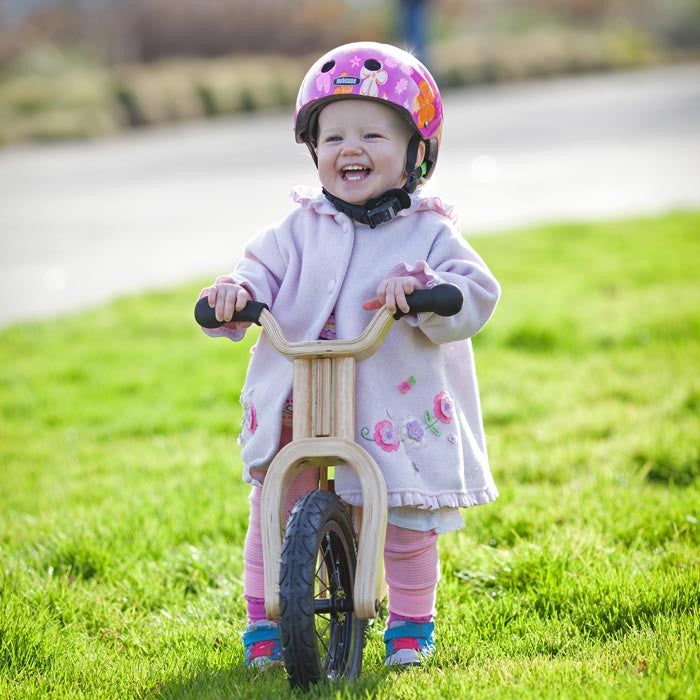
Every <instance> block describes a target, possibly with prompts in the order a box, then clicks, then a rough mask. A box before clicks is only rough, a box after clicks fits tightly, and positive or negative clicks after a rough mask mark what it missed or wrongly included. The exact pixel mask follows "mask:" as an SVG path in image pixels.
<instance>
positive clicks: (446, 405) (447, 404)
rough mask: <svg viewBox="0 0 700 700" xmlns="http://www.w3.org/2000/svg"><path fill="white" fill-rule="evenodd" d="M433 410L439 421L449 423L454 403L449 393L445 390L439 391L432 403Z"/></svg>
mask: <svg viewBox="0 0 700 700" xmlns="http://www.w3.org/2000/svg"><path fill="white" fill-rule="evenodd" d="M433 412H434V413H435V417H436V418H437V419H438V420H439V421H440V422H441V423H451V422H452V415H453V414H454V403H453V402H452V399H451V398H450V395H449V394H448V393H447V392H446V391H441V392H440V393H439V394H438V395H437V396H436V397H435V401H434V403H433Z"/></svg>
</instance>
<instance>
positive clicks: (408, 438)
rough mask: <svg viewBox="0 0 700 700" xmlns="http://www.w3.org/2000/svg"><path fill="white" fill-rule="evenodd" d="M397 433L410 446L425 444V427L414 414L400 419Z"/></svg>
mask: <svg viewBox="0 0 700 700" xmlns="http://www.w3.org/2000/svg"><path fill="white" fill-rule="evenodd" d="M399 434H400V435H401V437H402V439H403V441H404V444H406V445H410V446H411V447H422V446H423V445H425V429H424V428H423V426H422V425H421V422H420V420H418V418H416V417H415V416H408V417H406V418H404V419H403V420H402V421H401V428H400V429H399Z"/></svg>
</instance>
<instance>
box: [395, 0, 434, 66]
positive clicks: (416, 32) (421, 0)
mask: <svg viewBox="0 0 700 700" xmlns="http://www.w3.org/2000/svg"><path fill="white" fill-rule="evenodd" d="M426 4H427V3H426V0H401V16H402V20H403V22H402V23H403V35H404V40H405V41H406V45H407V46H408V49H409V50H410V51H411V52H412V53H413V54H414V55H415V56H417V57H418V59H420V60H421V61H422V62H423V63H426V64H427V58H428V56H427V51H426V43H427V42H426V34H427V24H428V22H427V19H428V18H427V12H426V8H425V6H426Z"/></svg>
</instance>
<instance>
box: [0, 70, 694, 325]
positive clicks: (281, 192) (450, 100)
mask: <svg viewBox="0 0 700 700" xmlns="http://www.w3.org/2000/svg"><path fill="white" fill-rule="evenodd" d="M445 102H446V114H447V118H448V122H447V124H446V127H445V140H444V149H443V152H442V154H441V156H440V163H439V167H438V171H437V173H436V177H435V178H434V181H435V183H434V187H435V190H436V191H437V192H440V193H441V194H442V195H443V196H444V198H445V199H446V200H448V201H451V202H453V203H454V204H456V205H457V207H458V209H459V211H460V212H461V215H462V222H463V224H464V226H465V228H466V230H467V231H473V232H492V231H498V230H499V229H503V228H507V227H510V226H515V225H521V224H528V223H535V222H542V221H552V220H562V219H577V218H598V217H609V216H618V215H626V214H629V213H637V212H639V213H641V212H651V211H658V210H664V209H669V208H673V207H682V206H694V207H698V206H700V65H686V66H677V67H673V68H664V69H655V70H649V71H638V72H637V71H634V72H628V73H617V74H611V75H604V76H587V77H578V78H566V79H557V80H551V81H545V82H537V83H523V84H515V85H502V86H497V87H493V88H479V89H472V90H465V91H460V92H452V93H450V94H449V95H448V96H447V99H446V100H445ZM290 122H291V120H290V117H289V115H288V114H284V115H282V114H273V115H270V114H268V115H263V116H258V115H255V116H243V117H239V118H232V119H226V120H221V121H217V122H206V123H200V124H195V125H187V126H182V127H175V128H167V129H160V130H155V131H144V132H140V133H135V134H130V135H127V136H123V137H120V138H115V139H112V140H107V141H102V142H97V143H77V144H76V143H73V144H62V145H56V146H50V147H31V148H22V149H11V150H6V151H4V152H1V153H0V324H7V323H10V322H11V321H13V320H17V319H26V318H33V317H41V316H52V315H56V314H59V313H62V312H66V311H69V310H73V309H78V308H82V307H85V306H89V305H93V304H97V303H101V302H103V301H104V300H106V299H109V298H112V297H114V296H117V295H119V294H123V293H128V292H132V291H139V290H142V289H147V288H158V287H166V286H168V285H175V284H177V283H179V282H182V281H184V280H187V279H192V278H195V277H197V276H209V275H213V274H214V273H216V272H224V271H227V270H228V269H229V268H230V267H231V266H232V265H233V263H234V261H235V259H236V258H237V256H238V255H239V254H240V251H241V249H242V246H243V244H244V241H245V240H246V238H248V237H249V236H250V235H252V234H253V233H254V232H256V231H257V230H259V229H260V228H261V227H263V226H265V225H266V224H268V223H270V222H271V221H274V220H276V219H279V218H281V217H282V216H284V214H285V213H286V212H287V211H289V209H290V208H291V204H290V203H289V200H288V199H287V196H286V193H287V191H288V189H289V187H290V186H291V185H293V184H296V183H312V184H313V183H314V182H315V174H314V170H313V167H312V165H311V162H310V158H309V157H308V155H307V153H306V149H305V148H304V147H303V146H298V145H296V144H295V143H294V141H293V137H292V131H291V123H290Z"/></svg>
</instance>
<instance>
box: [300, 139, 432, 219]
mask: <svg viewBox="0 0 700 700" xmlns="http://www.w3.org/2000/svg"><path fill="white" fill-rule="evenodd" d="M420 142H421V138H420V136H419V135H418V134H413V135H412V136H411V138H410V140H409V142H408V148H407V149H406V166H405V168H404V170H405V172H406V175H407V180H406V184H405V185H404V186H403V187H395V188H392V189H389V190H387V191H386V192H384V193H382V194H380V195H379V196H378V197H372V198H371V199H368V200H367V201H366V202H365V203H364V204H352V203H351V202H346V201H345V200H344V199H341V198H340V197H336V196H335V195H334V194H331V193H330V192H328V190H326V189H325V188H323V194H324V195H325V196H326V199H327V200H328V201H329V202H330V203H331V204H332V205H333V206H334V207H335V208H336V209H337V210H338V211H339V212H342V213H343V214H346V215H347V216H349V217H350V218H351V219H353V220H354V221H357V222H358V223H360V224H366V225H368V226H369V227H370V228H377V226H379V225H380V224H383V223H385V222H387V221H391V220H392V219H393V218H394V217H395V216H396V215H397V214H398V213H399V212H400V211H402V210H403V209H408V208H409V207H410V206H411V197H410V196H409V195H410V194H412V193H413V192H414V191H415V189H416V187H417V186H418V182H419V180H420V179H421V178H422V177H423V176H424V175H425V173H426V171H427V170H428V165H427V163H421V165H420V166H418V167H417V168H416V167H415V164H416V158H417V156H418V147H419V145H420ZM306 145H307V146H308V147H309V151H310V152H311V155H312V157H313V159H314V162H315V163H316V166H317V167H318V159H317V156H316V152H315V150H314V149H313V147H312V146H311V144H309V143H307V144H306Z"/></svg>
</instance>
